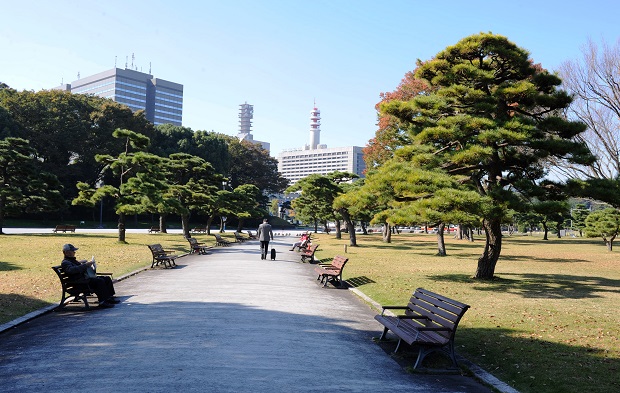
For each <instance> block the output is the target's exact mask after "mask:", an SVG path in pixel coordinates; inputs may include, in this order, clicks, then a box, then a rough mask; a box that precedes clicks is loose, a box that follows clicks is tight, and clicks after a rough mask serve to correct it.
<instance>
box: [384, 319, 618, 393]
mask: <svg viewBox="0 0 620 393" xmlns="http://www.w3.org/2000/svg"><path fill="white" fill-rule="evenodd" d="M464 318H467V315H465V316H464ZM387 338H388V340H384V341H377V340H376V339H375V341H376V342H377V344H378V345H379V347H380V348H381V349H382V350H383V351H385V352H386V353H387V354H389V355H390V356H391V357H392V358H393V359H394V360H395V361H396V362H397V363H398V364H399V365H400V366H401V367H403V368H405V369H407V370H408V371H410V372H417V371H413V365H414V364H415V362H416V359H417V356H418V347H416V346H409V345H407V344H402V345H401V346H400V348H399V350H398V352H397V353H394V352H393V351H394V349H395V348H396V342H397V338H396V336H394V335H393V334H392V333H391V332H390V333H388V335H387ZM455 345H456V350H457V354H460V355H463V356H465V357H466V358H467V360H470V361H472V362H473V363H476V364H477V363H478V362H481V364H479V365H480V366H482V368H484V369H485V370H487V371H490V372H492V374H493V375H494V376H496V377H498V378H499V379H500V380H502V381H504V382H506V383H509V384H510V385H511V386H514V387H516V388H517V389H518V390H522V389H523V391H529V392H566V393H568V392H575V393H577V392H584V391H587V392H597V393H607V392H616V391H620V381H619V380H618V379H617V377H616V376H617V372H618V370H619V369H620V359H617V358H610V357H605V355H606V353H605V351H604V350H602V349H599V348H592V347H589V346H580V345H571V344H564V343H557V342H551V341H547V340H542V339H539V338H531V337H530V336H529V335H528V337H523V336H520V332H519V331H518V330H517V329H506V328H501V327H498V328H465V327H459V328H458V329H457V331H456V341H455ZM507 359H510V363H506V360H507ZM459 363H460V366H461V367H463V362H462V361H459ZM541 364H544V365H545V367H541ZM450 365H451V362H450V361H448V360H447V357H446V356H444V355H443V354H441V353H432V354H430V355H428V356H427V357H426V358H425V359H424V362H423V366H424V367H427V370H423V371H427V372H431V373H432V372H433V371H438V372H441V371H442V370H443V369H445V368H446V367H450ZM442 378H443V377H442ZM593 381H596V383H593Z"/></svg>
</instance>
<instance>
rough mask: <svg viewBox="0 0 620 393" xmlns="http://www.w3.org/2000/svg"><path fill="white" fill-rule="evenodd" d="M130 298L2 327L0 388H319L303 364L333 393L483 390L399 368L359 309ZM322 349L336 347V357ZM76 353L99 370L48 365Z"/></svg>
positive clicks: (461, 379)
mask: <svg viewBox="0 0 620 393" xmlns="http://www.w3.org/2000/svg"><path fill="white" fill-rule="evenodd" d="M136 299H137V298H136ZM136 299H134V300H135V301H127V302H123V303H121V304H119V305H117V307H114V308H112V309H105V310H96V311H93V312H88V313H84V312H71V311H66V312H59V313H49V314H46V315H43V316H41V317H39V318H36V319H35V320H32V321H31V322H29V323H27V324H22V325H20V326H18V327H17V328H15V329H11V330H10V331H8V332H5V333H4V334H3V337H2V338H3V340H1V341H0V353H2V357H0V390H1V391H22V392H26V391H54V392H56V391H58V392H61V391H66V386H69V385H70V386H71V387H72V389H74V390H76V391H82V390H87V389H88V388H89V387H90V388H91V389H88V390H95V391H104V390H105V388H99V389H92V388H93V387H103V386H106V387H107V389H109V382H110V380H111V379H110V378H113V379H114V380H115V381H122V383H123V390H126V391H142V390H144V388H145V377H146V376H148V380H149V384H153V385H149V386H155V385H156V386H157V390H160V391H170V392H173V391H198V390H205V389H206V390H207V391H217V392H263V391H265V392H266V391H269V392H276V393H277V392H290V391H291V389H293V390H296V389H298V390H302V391H319V390H324V389H325V380H324V378H317V377H316V375H315V373H309V371H308V370H311V369H312V367H316V366H317V365H320V366H321V369H328V370H329V372H330V374H332V375H338V379H337V380H335V381H334V380H332V381H330V382H329V384H330V388H331V389H333V390H335V391H369V390H374V391H376V390H377V389H379V390H384V391H390V390H400V389H402V387H403V386H414V387H416V389H418V390H420V391H445V389H446V386H449V387H450V391H456V390H457V387H458V391H460V392H464V393H478V392H485V393H487V392H488V393H490V392H491V391H490V389H488V388H486V387H484V386H482V385H481V384H480V383H479V382H477V381H475V380H474V379H473V378H469V377H465V376H449V377H450V378H453V377H456V379H451V380H448V379H442V380H438V379H437V378H436V377H433V376H427V375H410V374H407V373H406V372H404V371H403V370H402V369H401V368H400V367H399V366H398V365H397V364H395V363H394V362H393V360H391V359H390V358H389V357H388V356H384V354H383V353H382V352H381V351H379V350H378V348H377V347H376V346H375V345H374V344H373V343H372V340H371V339H372V337H373V336H377V335H378V334H379V333H380V332H379V329H376V330H375V324H374V323H369V324H367V323H365V322H364V321H359V315H358V313H359V310H361V309H363V308H361V309H358V308H355V307H354V310H357V311H354V310H353V309H352V310H348V309H346V310H341V312H340V315H339V316H334V315H333V313H330V316H323V315H315V314H312V313H310V314H307V313H305V312H304V310H303V308H302V309H301V310H299V311H298V312H285V311H277V310H275V309H269V308H265V307H264V306H261V307H258V306H249V305H246V304H240V303H236V302H226V301H223V302H197V301H164V302H148V297H146V298H142V301H143V302H144V303H141V302H139V301H138V300H136ZM367 317H368V320H369V321H370V322H374V321H373V320H372V315H368V316H367ZM82 333H85V334H82ZM326 348H327V350H326ZM330 348H337V351H338V356H334V352H333V351H332V350H330ZM76 359H79V360H80V361H83V362H88V364H91V362H97V367H99V370H105V372H103V373H102V372H93V373H89V374H88V378H85V377H84V375H83V374H82V373H78V372H75V368H74V367H60V368H59V367H57V365H58V364H72V363H75V361H76ZM343 359H349V360H348V361H343ZM119 365H121V366H122V367H119ZM162 366H163V367H164V368H165V369H166V371H167V372H164V373H160V372H155V374H157V375H155V374H154V369H153V367H155V368H159V367H162ZM68 384H69V385H68ZM373 387H374V388H373Z"/></svg>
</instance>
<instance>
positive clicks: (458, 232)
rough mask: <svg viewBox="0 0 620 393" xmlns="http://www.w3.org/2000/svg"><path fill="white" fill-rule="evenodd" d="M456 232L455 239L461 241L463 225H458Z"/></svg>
mask: <svg viewBox="0 0 620 393" xmlns="http://www.w3.org/2000/svg"><path fill="white" fill-rule="evenodd" d="M456 231H457V233H456V238H457V239H459V240H463V237H464V234H463V232H464V231H465V226H463V224H459V226H458V228H457V230H456Z"/></svg>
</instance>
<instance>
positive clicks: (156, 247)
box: [148, 244, 166, 257]
mask: <svg viewBox="0 0 620 393" xmlns="http://www.w3.org/2000/svg"><path fill="white" fill-rule="evenodd" d="M148 247H149V249H150V250H151V253H153V256H154V257H159V256H162V255H166V253H165V252H164V248H163V247H162V246H161V244H149V245H148Z"/></svg>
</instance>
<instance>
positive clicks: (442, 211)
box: [289, 33, 620, 279]
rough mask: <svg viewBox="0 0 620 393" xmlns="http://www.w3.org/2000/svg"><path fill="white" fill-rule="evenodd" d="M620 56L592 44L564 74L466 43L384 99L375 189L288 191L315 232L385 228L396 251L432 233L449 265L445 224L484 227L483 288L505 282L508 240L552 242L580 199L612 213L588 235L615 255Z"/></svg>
mask: <svg viewBox="0 0 620 393" xmlns="http://www.w3.org/2000/svg"><path fill="white" fill-rule="evenodd" d="M619 53H620V51H619V50H618V48H617V47H616V48H614V49H610V48H608V47H605V53H604V54H602V55H601V54H599V53H598V52H597V51H596V48H595V47H594V45H593V44H592V43H590V46H589V47H588V50H586V52H584V60H583V61H581V62H579V61H577V62H569V63H567V64H566V65H565V66H564V67H563V68H562V71H561V73H554V72H549V71H548V70H546V69H544V68H543V67H542V66H541V65H540V64H536V63H535V62H534V61H533V60H532V59H531V58H530V57H529V53H528V52H527V51H526V50H525V49H523V48H520V47H518V46H517V45H516V44H514V43H513V42H511V41H510V40H508V39H507V38H506V37H503V36H500V35H495V34H492V33H481V34H476V35H473V36H469V37H466V38H464V39H462V40H460V41H459V42H458V43H456V44H455V45H452V46H449V47H447V48H446V49H444V50H442V51H441V52H439V53H437V55H435V56H434V57H433V58H432V59H429V60H426V61H421V60H418V62H417V65H416V68H415V69H414V70H413V71H411V72H408V73H407V74H406V75H405V78H404V79H403V80H402V82H401V84H400V85H399V86H398V87H397V89H396V90H395V91H394V92H390V93H382V94H381V101H380V102H379V103H378V104H377V113H378V125H379V128H378V130H377V132H376V135H375V137H374V138H373V139H371V140H370V141H369V143H368V145H367V146H366V147H365V149H364V153H365V160H366V166H367V168H368V171H367V173H366V178H365V179H363V180H360V181H357V182H356V183H354V184H351V185H346V186H345V185H343V184H341V183H340V182H339V180H337V179H343V178H342V176H341V175H339V174H337V173H335V174H329V175H326V176H316V175H313V176H312V177H308V178H306V179H303V180H302V181H300V182H298V183H297V184H296V185H295V186H293V187H292V188H289V191H297V190H301V191H302V194H301V195H302V197H300V198H298V199H297V200H296V201H294V203H293V206H294V207H295V208H296V210H299V211H300V212H303V209H305V210H307V212H306V213H303V215H304V217H306V218H307V219H310V220H313V221H314V222H315V223H316V222H325V221H326V220H327V219H328V218H331V219H334V220H336V222H337V223H339V220H344V222H352V221H354V220H359V221H361V222H364V221H366V222H371V223H374V224H380V225H382V227H383V239H384V241H386V242H389V241H390V239H391V233H392V231H391V228H393V227H394V226H397V225H414V224H417V225H419V224H423V225H431V226H433V227H436V228H437V239H438V240H437V244H438V255H446V248H445V244H444V238H443V236H444V228H445V227H446V225H448V224H458V226H459V228H461V232H467V230H468V229H469V230H471V228H474V227H476V228H481V229H482V230H483V231H484V236H485V245H484V249H483V252H482V255H481V256H480V257H479V259H478V265H477V269H476V272H475V275H474V278H477V279H492V278H493V277H494V272H495V267H496V264H497V262H498V260H499V258H500V255H501V250H502V237H503V229H505V228H506V227H507V226H508V225H512V224H515V223H518V222H521V223H531V222H533V221H536V222H537V223H539V224H541V225H542V226H543V227H544V229H545V238H546V232H547V230H548V229H549V226H552V227H554V228H555V229H556V230H557V231H558V233H559V231H560V230H561V228H562V227H563V225H564V223H565V222H566V221H567V219H573V217H572V216H571V214H570V212H571V206H570V204H569V198H585V199H586V200H596V201H600V202H604V203H605V204H607V206H609V208H608V209H606V210H600V211H597V212H595V213H592V214H590V215H589V216H588V218H583V227H582V228H581V229H583V230H584V231H585V233H586V234H588V235H590V236H599V237H602V238H603V239H604V241H605V243H606V244H608V247H609V248H610V249H611V242H612V241H613V239H614V238H615V236H616V234H617V233H618V228H619V227H620V226H619V223H620V219H618V217H619V216H620V214H618V210H617V209H618V208H619V207H620V199H619V198H620V192H619V191H620V188H619V187H620V182H619V181H618V178H619V175H620V174H619V172H618V168H620V166H618V164H617V160H618V149H617V142H618V138H617V135H616V134H617V130H618V129H619V128H618V125H619V120H620V109H618V108H620V104H619V102H618V99H617V97H618V94H616V93H617V89H618V86H620V83H617V82H618V77H619V75H620V74H619V71H618V69H620V68H619V65H620V56H619V55H618V54H619ZM561 76H563V77H564V78H565V79H566V80H567V81H568V82H567V83H566V84H562V78H561ZM601 86H604V87H601ZM573 102H575V105H576V106H571V103H573ZM550 174H554V175H555V176H550ZM560 174H563V175H564V176H560ZM320 200H323V201H324V205H322V207H320V206H317V205H316V204H317V203H318V202H317V201H320ZM319 205H320V203H319ZM582 210H585V209H582ZM349 233H350V244H351V245H352V246H355V245H356V240H355V232H354V231H349Z"/></svg>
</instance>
